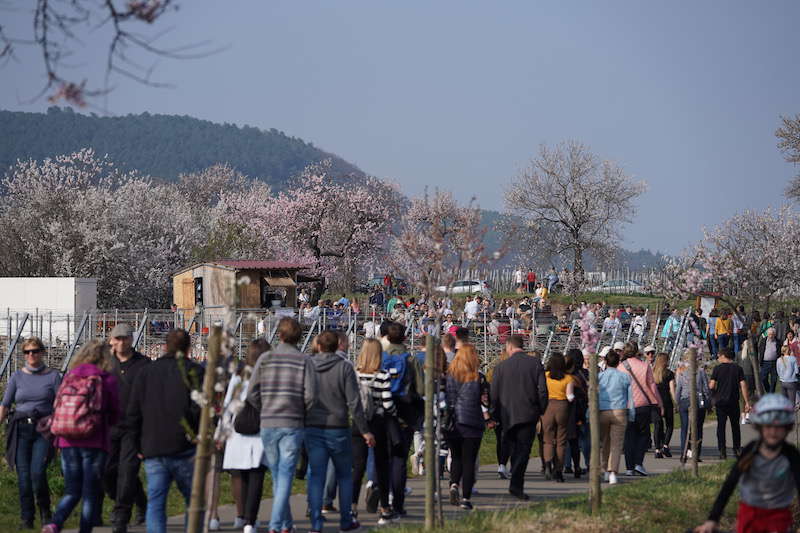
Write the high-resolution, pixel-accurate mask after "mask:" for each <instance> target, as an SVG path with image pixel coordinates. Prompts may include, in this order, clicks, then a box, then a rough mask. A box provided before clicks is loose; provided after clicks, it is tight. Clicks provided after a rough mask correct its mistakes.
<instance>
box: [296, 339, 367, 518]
mask: <svg viewBox="0 0 800 533" xmlns="http://www.w3.org/2000/svg"><path fill="white" fill-rule="evenodd" d="M317 346H318V348H319V350H320V352H319V353H318V354H317V355H315V356H314V357H313V358H312V361H313V364H314V367H315V369H316V372H317V376H318V388H317V400H318V401H317V402H316V403H315V404H314V405H312V406H311V408H310V409H309V410H308V414H307V416H306V420H305V438H306V449H307V450H308V464H309V479H308V500H309V506H310V508H311V531H312V532H321V531H322V500H323V495H322V493H323V489H324V485H325V477H326V472H327V469H328V461H329V460H332V461H333V465H334V468H335V472H336V482H337V485H338V487H339V516H340V519H339V531H342V532H345V531H355V530H357V529H359V528H360V527H361V526H360V524H359V523H358V520H357V519H355V518H354V517H353V514H352V507H351V506H352V502H353V448H352V444H351V440H350V431H351V430H350V422H349V420H348V413H349V416H350V418H351V419H352V421H353V424H354V425H355V427H356V428H358V431H359V433H361V435H362V437H363V439H364V442H365V443H366V444H367V446H369V447H373V446H375V437H374V436H373V435H372V433H370V432H369V427H368V426H367V420H366V418H365V416H364V410H363V406H362V405H361V397H360V392H359V386H358V379H357V378H356V373H355V369H354V368H353V365H352V364H350V362H349V361H347V360H345V359H343V358H342V357H341V356H339V355H338V354H337V353H336V349H337V347H338V346H339V338H338V336H337V334H336V332H334V331H330V330H326V331H323V332H322V333H320V334H319V335H318V336H317Z"/></svg>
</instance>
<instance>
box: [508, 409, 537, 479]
mask: <svg viewBox="0 0 800 533" xmlns="http://www.w3.org/2000/svg"><path fill="white" fill-rule="evenodd" d="M536 422H537V420H532V421H531V422H528V423H525V424H519V425H516V426H514V427H512V428H509V429H508V431H506V433H505V435H504V438H505V439H506V440H507V441H508V446H509V449H510V451H511V483H509V488H508V490H509V491H510V492H513V493H517V494H520V493H522V492H523V489H524V488H525V472H526V470H527V469H528V459H530V456H531V447H533V439H534V437H536Z"/></svg>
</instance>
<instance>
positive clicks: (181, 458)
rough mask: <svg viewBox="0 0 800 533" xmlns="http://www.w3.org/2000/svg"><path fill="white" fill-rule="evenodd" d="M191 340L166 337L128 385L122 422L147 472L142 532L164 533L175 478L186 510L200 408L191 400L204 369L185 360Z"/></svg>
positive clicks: (182, 334) (181, 335) (177, 332)
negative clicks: (159, 350) (157, 355)
mask: <svg viewBox="0 0 800 533" xmlns="http://www.w3.org/2000/svg"><path fill="white" fill-rule="evenodd" d="M189 350H190V338H189V334H188V333H187V332H186V331H184V330H182V329H174V330H172V331H170V332H169V333H168V334H167V352H166V353H165V354H164V355H162V356H161V357H160V358H159V359H157V360H155V361H153V362H152V363H150V364H148V365H147V366H146V367H145V368H144V369H142V371H141V372H140V373H139V376H138V377H137V379H136V381H135V382H134V384H133V391H132V392H131V397H130V400H129V401H128V412H127V424H128V426H129V428H130V432H131V438H132V439H133V442H134V445H135V446H136V448H137V452H138V453H139V454H141V455H142V456H143V457H144V471H145V473H146V474H147V497H148V505H147V531H148V532H154V533H161V532H164V531H166V524H167V514H166V503H167V493H168V492H169V487H170V485H171V484H172V481H173V480H174V481H175V483H176V484H177V486H178V490H180V492H181V494H182V495H183V497H184V499H185V500H186V506H187V508H188V505H189V498H190V496H191V493H192V474H193V459H194V451H195V445H194V443H193V442H192V440H191V439H192V436H193V435H188V434H187V432H188V431H189V430H191V432H192V433H194V434H196V433H197V427H198V424H199V421H200V407H199V406H198V405H197V404H196V403H195V402H194V401H193V400H192V399H191V397H190V393H191V390H190V388H189V387H188V386H187V383H188V384H189V385H190V386H191V388H192V389H194V390H199V389H200V387H201V384H202V381H203V369H202V368H201V367H200V366H199V365H198V364H196V363H194V362H192V361H191V359H189Z"/></svg>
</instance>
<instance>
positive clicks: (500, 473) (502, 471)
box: [497, 465, 508, 479]
mask: <svg viewBox="0 0 800 533" xmlns="http://www.w3.org/2000/svg"><path fill="white" fill-rule="evenodd" d="M497 477H499V478H500V479H508V472H507V471H506V465H500V466H498V467H497Z"/></svg>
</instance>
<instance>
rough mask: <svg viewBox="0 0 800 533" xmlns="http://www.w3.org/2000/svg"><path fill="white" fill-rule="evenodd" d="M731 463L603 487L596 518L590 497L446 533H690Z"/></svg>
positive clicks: (484, 516)
mask: <svg viewBox="0 0 800 533" xmlns="http://www.w3.org/2000/svg"><path fill="white" fill-rule="evenodd" d="M731 464H732V463H731V462H728V463H723V464H718V465H713V466H708V467H703V468H701V469H700V477H698V478H694V477H693V476H692V475H691V474H690V473H689V472H688V471H677V472H673V473H671V474H665V475H661V476H654V477H651V478H648V479H645V480H641V481H637V482H635V483H624V484H622V485H618V486H616V487H613V488H610V489H609V488H608V485H605V486H604V487H603V489H604V490H603V507H602V510H601V513H600V515H599V516H597V517H592V516H591V513H590V509H589V504H588V501H587V500H588V497H587V495H586V494H581V495H575V496H568V497H565V498H559V499H554V500H548V501H543V502H539V503H535V504H532V505H530V506H527V507H519V508H517V509H513V510H509V511H499V512H481V511H474V512H472V513H471V514H469V515H467V516H466V517H465V518H463V519H462V520H458V521H452V522H448V523H447V524H446V525H445V527H444V528H443V529H440V530H438V531H441V532H443V533H479V532H480V533H487V532H498V533H500V532H502V533H507V532H508V531H514V533H524V532H532V533H533V532H539V531H547V532H548V533H567V532H569V533H588V532H600V531H602V532H618V533H634V532H636V533H648V532H650V533H665V532H673V531H675V532H680V531H685V530H686V529H687V528H689V527H694V526H696V525H698V524H700V523H702V522H703V521H704V520H705V517H706V515H707V513H708V511H709V508H710V506H711V503H712V502H713V501H714V498H715V497H716V494H717V491H718V490H719V487H720V486H721V484H722V481H723V480H724V478H725V475H726V474H727V472H728V470H729V469H730V467H731ZM737 499H738V496H736V495H735V496H734V497H733V498H731V501H730V502H729V504H728V506H727V507H726V509H725V513H724V515H723V520H722V528H723V530H725V529H726V528H728V529H729V528H730V527H731V524H732V522H733V520H734V518H735V510H736V501H737ZM421 530H422V528H421V527H419V526H399V527H395V528H391V529H387V531H391V532H393V533H400V532H405V533H412V532H414V533H416V532H417V531H421Z"/></svg>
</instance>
